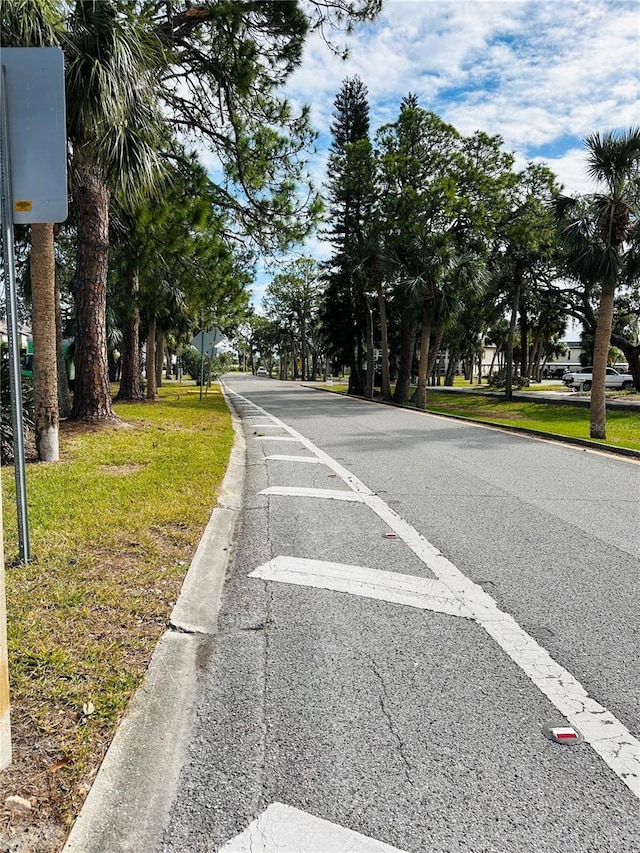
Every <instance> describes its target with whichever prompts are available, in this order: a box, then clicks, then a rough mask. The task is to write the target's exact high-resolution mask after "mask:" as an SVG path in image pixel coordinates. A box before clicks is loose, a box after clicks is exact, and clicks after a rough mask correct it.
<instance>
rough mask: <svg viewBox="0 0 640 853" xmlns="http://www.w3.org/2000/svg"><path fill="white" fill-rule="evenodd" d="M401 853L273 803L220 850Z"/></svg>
mask: <svg viewBox="0 0 640 853" xmlns="http://www.w3.org/2000/svg"><path fill="white" fill-rule="evenodd" d="M298 851H299V853H403V851H402V850H398V848H397V847H391V846H390V845H389V844H384V843H383V842H382V841H376V840H375V839H374V838H368V837H367V836H366V835H362V834H361V833H360V832H354V830H352V829H346V828H345V827H344V826H338V824H336V823H330V822H329V821H328V820H324V818H321V817H316V816H315V815H311V814H308V813H307V812H303V811H300V809H294V808H293V807H292V806H285V805H283V804H282V803H272V804H271V805H270V806H269V807H268V808H267V809H266V810H265V811H264V812H262V814H261V815H259V817H258V818H257V819H256V820H254V821H253V822H252V823H250V824H249V826H248V827H247V828H246V829H245V831H244V832H243V833H241V834H240V835H237V836H236V837H235V838H233V839H232V840H231V841H228V842H227V843H226V844H225V845H224V847H221V848H220V853H298Z"/></svg>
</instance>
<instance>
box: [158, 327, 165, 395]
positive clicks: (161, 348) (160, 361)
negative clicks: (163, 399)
mask: <svg viewBox="0 0 640 853" xmlns="http://www.w3.org/2000/svg"><path fill="white" fill-rule="evenodd" d="M163 362H164V332H163V331H162V329H159V328H156V391H157V390H158V388H162V364H163Z"/></svg>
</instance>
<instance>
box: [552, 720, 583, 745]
mask: <svg viewBox="0 0 640 853" xmlns="http://www.w3.org/2000/svg"><path fill="white" fill-rule="evenodd" d="M542 731H543V733H544V735H545V736H546V737H548V738H549V740H552V741H553V742H554V743H565V744H573V743H583V742H584V737H583V735H582V734H581V733H580V732H579V731H578V729H574V727H573V726H566V725H564V726H563V725H562V724H561V723H558V722H555V721H554V722H552V723H547V724H546V725H544V726H543V727H542Z"/></svg>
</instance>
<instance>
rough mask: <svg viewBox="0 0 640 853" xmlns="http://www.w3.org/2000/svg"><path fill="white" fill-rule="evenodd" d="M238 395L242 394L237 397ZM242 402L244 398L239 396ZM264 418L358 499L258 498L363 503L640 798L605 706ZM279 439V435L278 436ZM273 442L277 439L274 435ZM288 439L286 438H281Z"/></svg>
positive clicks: (411, 532)
mask: <svg viewBox="0 0 640 853" xmlns="http://www.w3.org/2000/svg"><path fill="white" fill-rule="evenodd" d="M236 396H238V397H240V395H236ZM240 399H243V400H244V398H242V397H240ZM260 411H261V412H262V414H264V415H265V416H266V417H269V418H271V419H272V420H273V421H274V423H278V424H281V425H282V426H283V427H284V429H285V430H286V431H287V432H288V433H289V434H290V436H291V437H292V438H293V439H294V440H297V441H299V442H300V443H301V444H303V445H304V446H305V447H306V448H307V449H308V450H309V451H311V452H312V453H313V454H314V455H315V456H316V457H317V458H318V459H320V460H321V461H322V462H324V463H325V464H326V465H327V466H328V467H329V468H330V469H331V470H333V471H335V473H336V474H338V476H339V477H341V478H342V479H343V480H344V482H345V483H346V484H347V485H348V486H349V488H350V489H352V490H353V492H354V493H355V494H357V495H358V497H355V495H354V496H352V497H349V498H347V497H346V496H347V495H348V494H349V493H348V492H333V491H331V490H328V489H286V488H278V489H276V488H275V487H273V488H272V489H265V490H264V491H263V492H262V493H261V494H278V495H287V494H288V495H291V496H294V497H320V498H325V497H331V498H333V499H334V500H352V501H353V500H355V501H358V502H360V503H365V504H366V505H367V506H369V507H370V508H371V509H372V510H373V511H374V512H375V513H376V515H378V517H379V518H381V519H382V520H383V521H384V522H385V524H387V525H388V526H389V527H390V528H391V530H393V531H394V532H395V533H397V534H398V536H399V537H400V538H401V539H402V540H403V541H404V542H405V543H406V544H407V545H408V547H409V548H410V549H411V550H412V551H413V553H414V554H416V556H418V557H419V558H420V559H421V560H422V561H423V562H424V564H425V565H426V566H427V567H428V568H429V569H430V570H431V572H433V574H434V575H435V576H436V577H437V578H439V579H440V581H441V582H442V583H443V584H444V585H445V586H446V587H447V588H448V589H449V590H450V591H451V592H452V593H453V594H454V595H455V596H456V597H457V598H458V599H459V601H460V603H461V606H462V607H463V608H464V610H465V611H466V612H468V613H470V615H471V618H473V619H474V620H475V621H476V622H477V623H478V624H479V625H481V626H482V627H483V628H484V629H485V631H486V632H487V633H488V634H489V635H490V636H491V637H493V639H494V640H495V641H496V643H497V644H498V645H499V646H500V648H501V649H503V651H505V652H506V654H507V655H508V656H509V657H510V658H511V660H512V661H513V662H514V663H515V664H516V665H517V666H518V667H520V669H522V670H523V671H524V672H525V673H526V675H527V676H528V677H529V678H530V680H531V681H532V682H533V683H534V684H535V685H536V687H538V688H539V690H541V692H542V693H543V694H544V695H545V696H546V697H547V698H548V699H549V701H550V702H551V703H552V704H553V705H555V707H556V708H557V709H558V710H559V711H560V712H561V713H562V714H563V715H564V716H565V717H566V718H567V720H568V721H569V722H570V724H571V725H572V726H576V727H577V728H578V729H579V730H580V731H581V732H582V734H583V735H584V738H585V741H586V742H587V743H589V744H590V745H591V747H592V748H593V749H594V751H595V752H596V753H597V754H598V755H599V756H600V757H601V758H602V759H603V761H605V763H606V764H607V765H608V766H609V767H610V768H611V769H612V770H613V771H614V773H616V774H617V776H619V777H620V779H621V780H622V781H623V782H624V783H625V785H626V786H627V787H628V788H629V790H630V791H631V792H632V793H633V794H634V795H635V796H636V797H638V798H640V740H638V739H637V738H635V737H634V736H633V735H632V734H631V732H630V731H629V730H628V729H627V728H626V727H625V726H624V725H623V724H622V723H621V722H620V720H618V719H617V718H616V717H615V716H614V715H613V714H611V713H610V712H609V711H608V710H607V709H606V708H605V707H604V706H603V705H600V704H599V703H598V702H596V701H595V700H594V699H592V698H590V697H589V695H588V693H587V691H586V690H585V689H584V687H583V686H582V685H581V684H580V683H579V682H578V681H577V680H576V679H575V678H574V677H573V675H571V673H570V672H568V670H566V669H564V667H562V666H560V664H558V663H556V661H554V660H553V658H552V657H551V655H549V653H548V652H547V651H546V649H544V648H543V647H542V646H540V645H539V644H538V643H537V642H536V641H535V640H534V639H533V638H532V637H530V636H529V635H528V634H527V633H526V631H524V630H523V629H522V628H521V627H520V625H518V623H517V622H516V620H515V619H514V618H513V617H512V616H510V615H509V614H508V613H504V612H503V611H501V610H500V608H499V607H498V605H497V603H496V601H495V600H494V599H493V598H492V597H491V596H490V595H488V594H487V593H486V592H485V591H484V590H483V589H482V587H480V586H478V584H476V583H474V582H473V581H472V580H470V579H469V578H468V577H466V575H464V574H463V573H462V572H461V571H460V570H459V569H458V568H456V566H454V565H453V563H452V562H451V561H450V560H448V559H447V558H446V557H445V556H444V555H443V554H441V553H440V551H439V550H438V549H437V548H436V547H435V546H434V545H432V544H431V543H430V542H429V541H428V540H427V539H426V538H425V537H424V536H422V535H421V534H420V533H418V531H417V530H416V529H415V528H414V527H412V526H411V525H410V524H409V523H408V522H407V521H405V520H404V519H403V518H401V517H400V516H399V515H398V513H396V512H394V510H392V509H391V507H389V506H387V504H386V503H385V502H384V501H383V500H382V499H381V498H379V497H378V496H377V495H374V493H373V492H372V491H371V490H370V489H369V488H368V487H367V486H365V484H364V483H362V482H361V481H360V480H359V479H358V478H357V477H355V476H354V475H353V474H352V473H351V472H350V471H349V470H348V469H346V468H345V467H344V466H342V465H340V464H339V463H338V462H336V461H335V460H333V459H332V458H331V457H330V456H329V455H328V454H327V453H325V452H324V451H322V450H320V449H319V448H318V447H316V446H315V445H314V444H313V443H312V442H311V441H309V440H308V439H307V438H305V437H304V436H302V435H301V434H300V433H298V432H296V431H295V430H294V429H292V428H291V427H289V426H288V425H287V424H285V423H284V422H283V421H280V420H279V419H278V418H274V417H273V416H272V415H270V414H269V413H268V412H267V411H266V410H265V409H260ZM278 438H280V440H282V437H278ZM271 440H275V437H274V436H272V437H271ZM285 440H286V439H285Z"/></svg>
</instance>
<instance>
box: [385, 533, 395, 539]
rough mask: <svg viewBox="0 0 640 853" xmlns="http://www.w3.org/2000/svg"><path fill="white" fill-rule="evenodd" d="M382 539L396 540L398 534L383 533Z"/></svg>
mask: <svg viewBox="0 0 640 853" xmlns="http://www.w3.org/2000/svg"><path fill="white" fill-rule="evenodd" d="M384 538H385V539H397V538H398V534H397V533H385V534H384Z"/></svg>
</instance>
